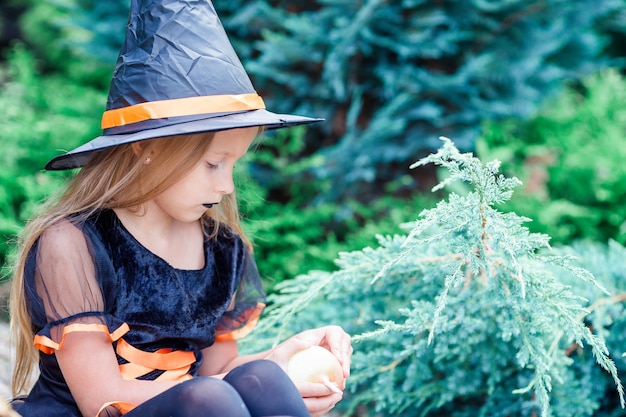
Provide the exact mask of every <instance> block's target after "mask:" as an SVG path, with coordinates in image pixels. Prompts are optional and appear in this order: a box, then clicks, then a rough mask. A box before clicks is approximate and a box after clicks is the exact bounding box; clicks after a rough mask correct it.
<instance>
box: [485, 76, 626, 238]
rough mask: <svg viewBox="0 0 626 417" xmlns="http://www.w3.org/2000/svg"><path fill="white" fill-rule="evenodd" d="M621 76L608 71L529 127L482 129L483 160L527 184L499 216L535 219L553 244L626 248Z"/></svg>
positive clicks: (625, 110) (625, 93) (625, 111)
mask: <svg viewBox="0 0 626 417" xmlns="http://www.w3.org/2000/svg"><path fill="white" fill-rule="evenodd" d="M624 103H626V78H624V76H622V75H620V74H619V73H618V72H617V71H615V70H607V71H603V72H600V73H598V74H595V75H593V76H590V77H588V78H586V79H585V80H584V81H583V82H582V84H581V85H580V86H577V87H570V88H569V89H567V90H566V91H564V92H563V94H561V95H559V96H558V97H556V98H554V99H553V100H550V101H549V102H548V103H546V105H545V106H544V107H542V108H541V110H540V111H539V112H538V113H537V115H536V116H534V117H532V118H530V119H528V120H527V121H520V120H517V119H511V120H507V121H503V122H490V123H487V124H486V127H485V134H484V135H483V136H482V137H481V138H480V140H479V141H478V142H477V152H478V155H479V156H480V157H481V158H488V159H491V158H497V159H499V160H501V161H502V164H503V169H504V171H505V172H508V173H510V174H511V175H515V176H518V177H519V178H522V180H523V181H524V183H525V184H526V186H525V187H524V189H523V190H522V191H521V192H519V193H517V194H516V195H515V196H514V198H512V199H511V201H510V202H508V203H507V204H505V205H503V206H502V208H503V209H504V210H511V211H516V212H522V213H524V214H525V215H527V216H528V217H530V218H531V219H533V220H534V222H533V223H532V224H530V226H529V227H530V228H531V229H532V230H534V231H538V232H543V233H550V235H551V236H552V237H553V239H554V241H555V242H560V243H568V242H571V241H572V240H574V239H580V238H588V239H593V240H598V241H601V242H604V241H606V240H607V239H616V240H617V241H619V242H621V243H624V242H626V223H625V221H624V219H626V170H625V169H624V160H625V159H626V107H625V106H624Z"/></svg>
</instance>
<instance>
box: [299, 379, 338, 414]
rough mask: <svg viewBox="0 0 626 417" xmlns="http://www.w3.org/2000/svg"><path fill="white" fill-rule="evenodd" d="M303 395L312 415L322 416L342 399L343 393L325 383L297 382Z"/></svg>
mask: <svg viewBox="0 0 626 417" xmlns="http://www.w3.org/2000/svg"><path fill="white" fill-rule="evenodd" d="M296 387H297V388H298V391H300V394H301V395H302V399H303V400H304V404H305V405H306V408H307V410H309V413H311V417H320V416H323V415H325V414H327V413H328V412H329V411H330V410H332V409H333V407H335V405H336V404H337V403H338V402H339V401H341V399H342V398H343V395H341V394H339V393H336V392H334V391H332V390H331V389H330V388H328V387H327V386H326V385H324V384H319V383H316V382H300V383H297V384H296Z"/></svg>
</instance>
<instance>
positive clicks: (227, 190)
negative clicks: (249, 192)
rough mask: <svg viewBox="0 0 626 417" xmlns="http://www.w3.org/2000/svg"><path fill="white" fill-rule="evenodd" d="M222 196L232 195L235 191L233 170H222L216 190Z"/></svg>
mask: <svg viewBox="0 0 626 417" xmlns="http://www.w3.org/2000/svg"><path fill="white" fill-rule="evenodd" d="M215 191H217V192H218V193H220V194H232V193H233V191H235V182H234V181H233V170H232V169H224V170H220V174H219V176H218V178H217V181H216V190H215Z"/></svg>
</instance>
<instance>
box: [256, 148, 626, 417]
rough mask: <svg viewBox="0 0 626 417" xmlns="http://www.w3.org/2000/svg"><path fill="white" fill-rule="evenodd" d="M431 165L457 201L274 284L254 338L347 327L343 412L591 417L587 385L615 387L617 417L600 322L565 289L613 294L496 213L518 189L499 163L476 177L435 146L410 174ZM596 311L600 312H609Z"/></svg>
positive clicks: (466, 161)
mask: <svg viewBox="0 0 626 417" xmlns="http://www.w3.org/2000/svg"><path fill="white" fill-rule="evenodd" d="M427 163H434V164H437V165H442V166H443V167H445V168H446V169H447V171H448V172H449V177H447V179H445V180H444V181H442V183H441V184H440V186H439V187H444V186H447V185H450V184H452V183H458V182H459V181H460V182H461V183H462V185H463V187H459V190H463V191H462V192H461V191H460V192H459V193H456V192H452V193H451V194H450V196H449V198H448V200H443V201H441V202H440V203H438V204H437V206H436V207H434V208H432V209H427V210H423V211H422V212H421V213H420V214H419V217H418V219H417V220H416V221H415V222H413V223H410V224H407V225H406V226H407V228H408V229H409V230H410V232H409V233H408V235H406V236H400V235H397V236H380V237H379V243H378V246H377V247H372V248H365V249H363V250H361V251H354V252H349V253H348V252H346V253H342V254H341V255H340V256H339V258H338V259H337V261H336V262H337V266H338V270H337V271H334V272H315V271H313V272H310V273H309V274H307V275H303V276H300V277H297V278H295V279H293V280H290V281H287V282H285V283H283V284H281V285H280V286H279V287H280V292H279V293H277V294H275V295H274V296H273V297H272V301H273V302H274V304H273V306H272V307H271V308H270V309H269V313H268V315H267V317H266V318H265V320H262V321H261V329H260V333H261V336H265V337H266V338H267V339H266V342H267V343H268V344H271V343H275V342H276V341H277V340H280V339H282V338H283V337H285V336H286V335H288V334H291V333H292V332H295V331H297V330H300V329H302V328H306V327H310V326H315V325H322V324H324V323H329V322H330V323H337V324H341V325H342V326H344V327H345V328H346V329H347V330H348V331H349V332H350V333H351V334H353V335H354V340H355V354H354V357H353V371H352V377H351V379H350V382H349V390H350V394H348V395H346V397H345V399H344V404H343V406H344V407H346V408H347V410H348V411H347V412H348V413H350V412H353V411H354V410H356V409H359V410H361V408H360V407H364V408H365V409H367V410H369V411H368V412H365V414H364V415H377V413H382V414H383V415H397V416H416V415H422V416H455V417H456V416H476V415H481V416H502V417H505V416H510V415H518V416H532V415H536V414H537V413H539V412H540V413H541V415H543V416H548V415H554V416H563V417H565V416H591V415H593V413H594V412H595V411H596V410H598V409H599V408H600V407H601V405H602V404H601V403H602V402H603V401H606V399H607V396H606V395H604V394H605V392H604V391H602V392H599V391H598V392H592V391H593V389H598V388H599V387H603V388H606V381H604V382H603V384H602V385H601V386H600V385H597V386H596V385H594V384H595V381H594V380H590V377H591V376H593V378H601V377H603V376H608V379H609V380H611V381H612V384H613V387H612V393H611V396H612V398H615V401H613V409H612V410H613V411H612V412H617V411H616V410H617V409H618V407H623V396H624V394H623V387H622V383H621V381H620V380H619V378H618V375H617V367H616V364H615V362H614V361H613V360H612V359H611V358H610V357H609V351H608V349H607V346H606V344H605V338H604V337H605V336H607V335H608V334H609V331H608V327H607V325H606V324H607V323H608V322H607V321H606V319H605V318H606V315H603V316H602V317H603V318H601V319H597V320H594V322H593V324H594V328H595V324H596V322H598V323H599V324H604V326H602V327H601V329H602V330H601V331H600V332H599V333H592V332H591V330H590V327H588V326H587V325H586V322H585V321H584V320H583V319H584V318H585V317H587V314H588V310H587V301H586V299H585V298H584V297H583V295H582V294H580V293H579V292H577V291H574V289H573V288H577V289H580V288H586V291H587V292H589V291H591V293H592V294H595V295H596V298H599V297H606V296H607V291H615V290H616V287H614V286H613V285H611V286H608V289H605V288H604V287H603V285H602V284H601V283H600V282H599V281H598V280H597V279H596V278H595V277H594V276H593V275H592V274H591V273H590V272H589V271H588V270H587V269H584V268H582V267H580V265H578V264H577V263H576V261H575V259H574V258H573V257H572V256H569V255H568V254H558V253H554V252H552V251H550V250H549V247H548V239H549V237H548V236H547V235H543V234H535V233H530V232H529V231H528V229H527V228H526V227H525V226H524V222H525V221H526V220H527V219H525V218H522V217H519V216H517V215H516V214H514V213H503V212H500V211H498V210H497V209H496V208H495V206H496V205H498V204H500V203H502V202H503V201H506V200H507V199H509V198H510V197H511V193H512V191H513V189H514V188H515V187H516V186H518V185H519V181H518V180H517V179H515V178H507V177H505V176H503V175H502V174H500V173H499V163H498V162H497V161H494V162H490V163H487V164H485V165H484V166H483V164H482V163H481V162H480V160H478V159H477V158H475V157H473V156H472V155H471V154H461V153H460V152H459V151H458V150H457V149H456V147H455V146H454V145H453V144H452V143H451V142H450V141H448V140H445V141H444V146H443V147H442V148H441V149H440V150H439V151H438V152H437V153H436V154H432V155H430V156H428V157H426V158H423V159H422V160H420V161H419V162H418V163H416V164H415V166H416V167H417V166H421V165H423V164H427ZM573 282H576V283H577V287H573V284H572V283H573ZM620 284H621V287H622V289H621V291H624V288H623V286H624V285H623V280H622V282H621V283H620ZM589 288H592V289H591V290H589ZM585 295H587V294H585ZM606 300H608V301H605V302H606V305H607V308H609V307H610V306H612V305H614V304H615V303H616V302H617V301H618V300H616V299H611V298H607V299H606ZM619 308H621V307H619ZM594 311H595V312H596V313H597V312H599V310H598V309H594ZM258 336H259V335H258V334H257V338H256V339H255V347H256V348H258V347H259V346H258ZM619 349H621V350H619V351H618V353H617V355H620V354H621V352H622V351H623V350H624V347H623V346H621V347H620V348H619ZM572 352H580V354H577V355H575V356H576V357H575V358H573V357H572ZM615 355H616V354H615V351H612V353H611V356H615ZM589 357H593V359H594V360H595V361H597V362H598V364H599V365H600V367H598V366H595V367H591V366H589V363H588V358H589ZM619 360H620V364H621V366H622V367H623V366H624V361H623V359H619ZM575 365H576V366H575ZM596 368H603V369H604V370H605V371H603V372H600V373H598V372H597V371H596ZM592 394H593V395H592ZM565 399H566V400H565ZM622 411H623V410H622ZM360 412H362V411H360Z"/></svg>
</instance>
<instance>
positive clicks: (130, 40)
mask: <svg viewBox="0 0 626 417" xmlns="http://www.w3.org/2000/svg"><path fill="white" fill-rule="evenodd" d="M320 120H321V119H315V118H310V117H303V116H295V115H286V114H276V113H272V112H269V111H267V110H265V105H264V103H263V99H262V98H261V97H260V96H259V95H258V94H257V93H256V91H255V89H254V87H253V86H252V82H251V81H250V78H249V77H248V74H247V73H246V71H245V70H244V68H243V65H242V64H241V61H240V60H239V58H238V57H237V54H236V53H235V51H234V50H233V48H232V46H231V44H230V41H229V40H228V36H227V35H226V32H225V31H224V28H223V27H222V24H221V22H220V19H219V17H218V15H217V13H216V11H215V8H214V7H213V4H212V3H211V1H210V0H132V2H131V8H130V19H129V24H128V30H127V32H126V41H125V42H124V45H122V49H121V51H120V55H119V57H118V60H117V63H116V65H115V70H114V72H113V78H112V80H111V86H110V90H109V98H108V101H107V106H106V111H105V112H104V114H103V116H102V129H103V134H102V135H101V136H98V137H97V138H95V139H93V140H91V141H89V142H87V143H85V144H84V145H82V146H80V147H78V148H76V149H74V150H71V151H69V152H68V153H66V154H64V155H60V156H58V157H56V158H53V159H52V160H50V161H49V162H48V163H47V164H46V169H48V170H62V169H71V168H77V167H80V166H82V165H84V164H85V162H86V161H87V160H88V158H89V156H90V155H91V153H92V152H95V151H98V150H102V149H105V148H109V147H111V146H116V145H120V144H124V143H131V142H137V141H140V140H145V139H152V138H157V137H163V136H171V135H179V134H187V133H198V132H206V131H216V130H225V129H234V128H242V127H252V126H264V127H265V128H266V129H274V128H279V127H286V126H293V125H297V124H304V123H312V122H317V121H320Z"/></svg>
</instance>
